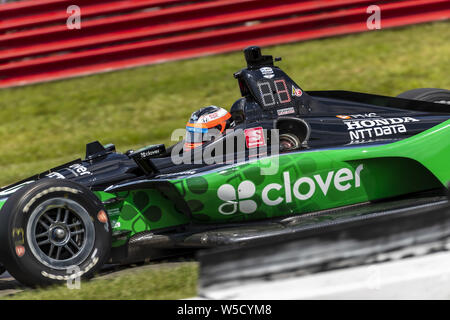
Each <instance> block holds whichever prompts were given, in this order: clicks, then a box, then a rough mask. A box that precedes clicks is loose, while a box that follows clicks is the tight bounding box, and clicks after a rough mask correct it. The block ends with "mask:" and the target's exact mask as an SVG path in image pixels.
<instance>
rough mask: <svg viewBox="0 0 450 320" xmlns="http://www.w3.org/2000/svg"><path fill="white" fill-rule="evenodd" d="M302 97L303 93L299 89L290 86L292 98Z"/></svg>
mask: <svg viewBox="0 0 450 320" xmlns="http://www.w3.org/2000/svg"><path fill="white" fill-rule="evenodd" d="M302 95H303V92H302V90H301V89H300V88H296V87H294V86H292V96H293V97H301V96H302Z"/></svg>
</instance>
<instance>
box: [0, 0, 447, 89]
mask: <svg viewBox="0 0 450 320" xmlns="http://www.w3.org/2000/svg"><path fill="white" fill-rule="evenodd" d="M377 14H378V17H381V19H380V20H379V24H378V26H377V25H376V23H374V22H377V21H376V20H374V19H375V18H377ZM449 17H450V0H403V1H398V0H397V1H394V0H385V1H379V0H377V1H375V0H303V1H299V0H295V1H294V0H282V1H273V0H213V1H211V0H210V1H192V0H191V1H187V0H95V1H93V0H75V1H72V0H70V1H69V0H26V1H19V2H12V3H6V4H2V5H0V87H10V86H18V85H25V84H30V83H36V82H42V81H50V80H56V79H62V78H67V77H74V76H80V75H87V74H92V73H99V72H106V71H111V70H117V69H123V68H130V67H136V66H141V65H147V64H153V63H160V62H164V61H171V60H178V59H186V58H192V57H198V56H203V55H211V54H216V53H223V52H230V51H235V50H242V49H243V48H244V47H246V46H248V45H258V46H267V45H274V44H281V43H289V42H296V41H302V40H308V39H315V38H321V37H328V36H333V35H342V34H348V33H356V32H363V31H368V30H372V31H376V29H378V28H380V27H381V28H382V29H385V28H391V27H398V26H404V25H408V24H416V23H424V22H430V21H436V20H446V19H449Z"/></svg>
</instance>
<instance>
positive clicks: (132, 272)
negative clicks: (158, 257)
mask: <svg viewBox="0 0 450 320" xmlns="http://www.w3.org/2000/svg"><path fill="white" fill-rule="evenodd" d="M197 270H198V267H197V264H196V263H183V264H181V265H179V264H177V265H176V266H165V267H162V268H159V267H157V266H154V265H153V266H145V267H142V268H138V269H135V268H133V269H129V270H126V271H122V272H120V273H119V275H117V274H114V276H113V275H111V276H105V277H102V278H100V279H95V280H92V281H89V282H82V283H81V286H80V289H68V288H67V286H65V285H60V286H54V287H51V288H46V289H35V290H28V291H24V292H21V293H17V294H15V295H13V296H8V297H3V299H7V300H134V299H136V300H142V299H155V300H156V299H164V300H169V299H170V300H172V299H183V298H189V297H194V296H196V294H197V287H196V286H197Z"/></svg>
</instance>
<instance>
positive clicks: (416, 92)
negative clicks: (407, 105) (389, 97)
mask: <svg viewBox="0 0 450 320" xmlns="http://www.w3.org/2000/svg"><path fill="white" fill-rule="evenodd" d="M397 97H398V98H403V99H411V100H422V101H427V102H434V103H442V104H447V105H449V106H450V90H445V89H435V88H420V89H413V90H409V91H405V92H403V93H401V94H399V95H398V96H397Z"/></svg>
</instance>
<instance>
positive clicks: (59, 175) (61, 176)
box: [45, 172, 65, 179]
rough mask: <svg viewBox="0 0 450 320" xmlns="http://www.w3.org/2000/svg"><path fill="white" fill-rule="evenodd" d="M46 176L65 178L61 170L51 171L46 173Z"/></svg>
mask: <svg viewBox="0 0 450 320" xmlns="http://www.w3.org/2000/svg"><path fill="white" fill-rule="evenodd" d="M45 176H46V177H47V178H53V179H65V177H64V176H63V175H62V174H61V173H59V172H50V173H49V174H46V175H45Z"/></svg>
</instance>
